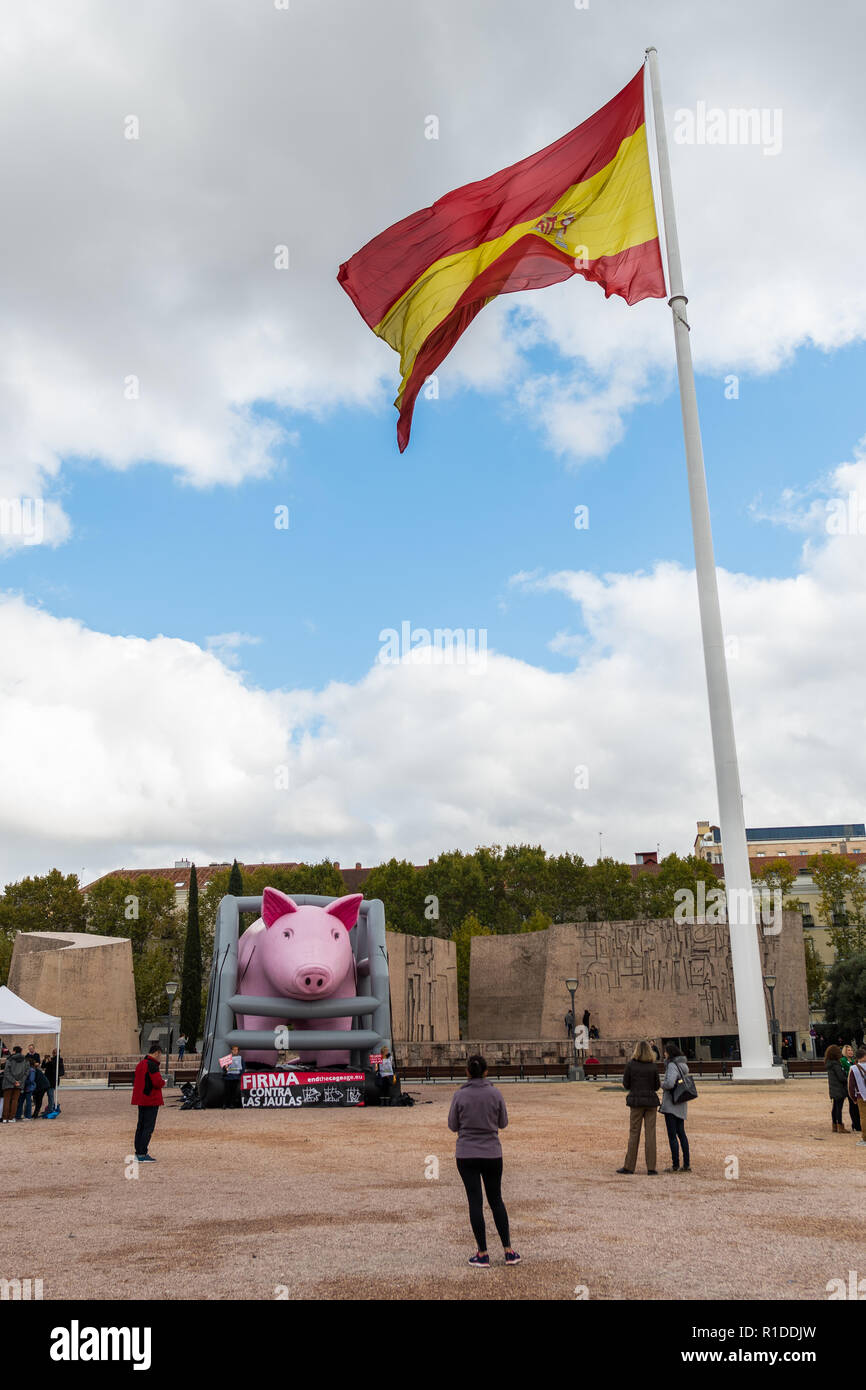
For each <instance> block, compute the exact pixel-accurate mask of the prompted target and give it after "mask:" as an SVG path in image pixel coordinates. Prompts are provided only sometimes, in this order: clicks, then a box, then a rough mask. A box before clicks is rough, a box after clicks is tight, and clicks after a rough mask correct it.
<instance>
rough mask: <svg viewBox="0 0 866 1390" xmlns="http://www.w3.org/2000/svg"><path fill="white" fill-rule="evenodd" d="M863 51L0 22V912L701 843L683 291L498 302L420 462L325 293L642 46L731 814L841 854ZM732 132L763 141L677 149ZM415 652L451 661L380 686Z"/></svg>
mask: <svg viewBox="0 0 866 1390" xmlns="http://www.w3.org/2000/svg"><path fill="white" fill-rule="evenodd" d="M864 42H866V13H864V12H863V10H862V6H860V5H859V4H856V3H853V2H851V3H848V2H846V0H835V3H829V4H828V5H825V6H823V7H822V8H821V9H820V10H816V9H815V7H814V6H812V5H806V4H805V3H801V0H763V3H762V4H761V6H760V7H755V6H753V5H751V4H749V3H737V2H736V0H733V2H732V3H728V4H726V5H724V6H716V7H707V6H686V5H684V4H682V3H681V0H676V2H675V3H671V2H670V0H659V3H658V4H656V5H655V6H653V7H652V13H651V16H650V14H649V12H648V10H647V6H646V5H645V3H641V0H589V4H588V5H585V6H582V7H578V5H577V4H575V3H574V0H545V3H544V4H543V5H540V4H539V3H538V0H435V3H430V2H429V0H413V3H412V4H411V5H407V4H405V0H375V3H369V0H367V2H366V3H361V0H328V2H327V3H324V0H288V4H287V5H284V4H283V0H277V3H274V0H246V3H244V4H243V5H240V4H238V3H237V0H184V4H183V5H177V4H174V3H169V2H168V0H165V2H164V0H149V3H148V4H147V5H146V6H143V5H140V4H137V3H132V0H99V2H97V0H62V3H61V0H43V2H42V3H40V4H39V5H38V6H36V5H32V6H21V5H15V4H12V3H11V0H6V3H4V4H3V5H2V26H0V73H2V82H0V111H2V124H3V131H4V135H3V139H2V141H0V166H2V179H3V189H4V195H5V196H4V216H3V232H2V246H3V255H2V259H0V276H2V280H3V284H2V297H3V305H4V315H3V326H4V333H3V347H2V354H0V567H2V571H3V573H2V577H0V731H2V743H0V749H2V754H0V758H2V763H0V879H2V881H9V880H13V879H17V878H19V877H21V876H22V875H24V874H27V873H41V872H45V871H46V870H48V869H50V868H51V867H52V866H54V865H57V866H58V867H60V868H62V869H64V870H65V871H68V872H72V871H74V872H78V873H80V874H81V875H82V877H83V879H84V880H89V879H91V878H93V877H95V876H96V875H97V874H99V873H102V872H104V871H106V870H108V869H110V868H114V867H119V866H122V865H125V866H127V867H133V866H135V867H146V866H148V865H157V864H166V863H172V862H173V861H174V859H175V858H179V857H181V856H189V857H192V858H194V859H196V860H197V862H199V863H202V862H203V863H207V862H209V861H211V860H220V859H224V858H226V857H229V858H230V857H232V856H233V855H235V854H237V855H238V857H240V858H242V859H246V860H247V861H252V860H254V859H299V858H305V857H313V858H316V859H318V858H321V857H323V856H326V855H327V856H329V857H332V858H336V859H339V860H340V861H341V863H354V862H355V861H356V860H359V861H361V862H363V863H365V864H369V863H375V862H379V861H380V860H382V859H384V858H388V857H390V856H391V855H392V854H396V855H400V856H403V855H405V856H409V857H412V858H414V859H415V860H416V862H423V861H425V860H426V859H427V858H428V857H430V856H431V855H434V854H436V853H437V852H439V851H440V850H443V849H450V848H454V847H461V848H466V849H471V848H472V847H474V846H475V845H476V844H479V843H491V842H500V843H506V842H511V841H530V842H533V843H537V842H541V843H543V844H544V845H545V846H546V847H547V848H549V849H550V850H552V851H553V850H555V851H559V850H565V849H568V850H575V851H579V852H580V853H582V854H584V855H585V856H586V857H587V858H588V859H594V858H595V857H596V855H597V853H598V848H599V835H600V834H601V836H602V846H603V849H604V852H605V853H614V854H617V855H620V856H622V857H625V858H628V859H630V858H631V857H632V855H633V853H634V851H635V850H639V849H651V848H654V847H655V845H656V844H657V843H658V844H659V845H660V846H661V849H662V852H667V851H669V850H672V849H676V850H678V851H681V852H683V851H685V850H687V849H688V848H689V847H690V845H691V842H692V839H693V837H694V827H695V821H696V820H697V819H698V818H702V817H707V818H710V819H715V818H716V817H717V803H716V793H715V786H714V779H713V772H712V760H711V748H710V737H709V721H708V715H707V705H706V693H705V687H704V678H703V667H702V659H701V651H700V637H699V631H698V621H697V600H696V589H695V580H694V573H693V559H692V551H691V532H690V525H689V511H688V496H687V490H686V482H685V469H684V461H683V449H682V436H681V426H680V419H679V405H678V398H677V393H676V383H675V378H674V372H673V344H672V334H671V327H670V319H669V311H668V309H667V308H666V306H665V304H664V302H663V301H652V300H651V301H646V302H644V303H642V304H640V305H637V306H635V307H633V308H631V309H629V308H627V307H626V306H625V305H624V304H622V303H621V302H619V301H616V300H611V301H605V299H604V297H603V295H602V293H601V291H600V290H599V289H598V288H597V287H596V286H594V285H589V284H585V283H584V282H583V281H582V280H580V279H579V278H575V279H573V280H571V281H569V282H567V283H565V284H563V285H559V286H556V287H553V288H550V289H547V290H544V291H540V292H537V293H535V294H532V295H522V296H507V297H504V298H502V299H500V300H498V301H497V302H495V303H493V304H491V305H489V306H488V307H487V308H486V309H485V310H484V312H483V313H482V314H481V315H480V316H479V318H478V319H477V320H476V321H475V323H474V324H473V325H472V327H471V329H470V330H469V331H468V332H467V333H466V335H465V337H464V338H463V339H462V340H461V342H460V343H459V344H458V346H457V348H456V349H455V351H454V352H453V354H452V355H451V357H450V358H448V359H447V361H446V362H445V363H444V364H443V366H442V367H441V368H440V369H439V372H438V385H439V395H438V398H437V399H430V400H426V399H423V397H422V399H421V400H419V403H418V407H417V410H416V415H415V425H414V430H413V437H412V442H411V443H410V446H409V449H408V451H407V452H406V453H405V454H404V455H403V456H402V457H401V456H400V455H399V454H398V452H397V447H396V443H395V423H396V412H395V411H394V409H393V406H392V401H393V398H394V395H395V392H396V389H397V384H398V380H399V373H398V370H397V366H398V364H397V359H396V357H395V355H394V354H393V353H392V352H391V351H390V349H389V348H387V347H386V346H385V345H384V344H382V343H381V342H379V341H378V340H377V339H376V338H375V337H374V336H373V334H371V333H370V332H369V330H368V329H367V328H366V326H365V325H364V323H363V322H362V320H361V319H360V317H359V316H358V314H357V313H356V311H355V309H354V307H353V306H352V304H351V302H350V301H349V299H348V298H347V296H346V295H345V294H344V293H343V292H342V290H341V289H340V287H339V286H338V284H337V281H336V272H337V268H338V266H339V265H340V263H341V262H342V261H345V260H346V259H348V257H349V256H351V255H352V253H353V252H354V251H356V250H357V249H358V248H359V247H360V246H361V245H363V244H364V243H365V242H366V241H367V240H369V238H370V237H372V236H373V235H375V234H376V233H377V232H379V231H381V230H383V229H384V228H385V227H387V226H389V225H390V224H391V223H393V222H395V221H397V220H398V219H399V218H401V217H403V216H404V215H406V214H407V213H409V212H412V211H414V210H415V209H416V208H419V207H423V206H426V205H427V204H429V203H431V202H432V201H433V200H434V199H435V198H437V197H439V196H440V195H441V194H442V193H444V192H446V191H447V190H448V189H450V188H454V187H457V186H459V185H460V184H462V183H465V182H468V181H470V180H472V179H476V178H481V177H484V176H485V175H487V174H489V173H492V172H493V171H494V170H496V169H498V168H501V167H503V166H504V165H507V164H510V163H513V162H514V161H515V160H517V159H519V158H521V157H523V156H524V155H526V154H529V153H531V152H533V151H534V150H536V149H538V148H540V147H541V146H543V145H545V144H546V143H548V142H550V141H551V140H554V139H556V138H557V137H558V136H560V135H561V134H563V133H564V132H565V131H567V130H569V129H570V128H572V127H573V126H575V125H577V124H579V123H580V122H581V121H582V120H584V119H585V118H586V117H587V116H588V115H589V114H591V112H593V111H594V110H596V109H597V108H598V107H599V106H601V105H603V104H604V102H606V101H607V100H608V99H609V98H610V97H611V96H613V94H614V93H615V92H617V91H618V90H619V89H620V88H621V87H622V86H623V85H624V84H625V83H626V82H627V81H628V79H629V78H630V77H631V76H632V75H633V73H634V72H636V71H637V69H638V68H639V67H640V65H641V63H642V61H643V54H644V49H645V47H646V46H647V44H649V43H654V44H655V45H657V47H658V49H659V54H660V61H661V70H662V80H663V85H664V95H665V107H666V124H667V129H668V136H669V140H670V144H671V159H672V166H673V178H674V186H675V191H676V196H677V211H678V218H679V227H680V240H681V247H682V255H683V262H684V270H685V278H686V289H687V293H688V294H689V298H690V304H689V317H690V321H691V324H692V347H693V351H694V354H695V360H696V365H697V369H698V373H699V379H698V391H699V398H700V404H701V411H702V424H703V431H704V445H705V452H706V457H707V470H708V478H709V487H710V500H711V507H712V513H713V523H714V528H715V540H716V553H717V560H718V563H719V567H720V586H721V597H722V608H723V618H724V623H725V629H726V633H727V640H728V649H729V657H730V676H731V684H732V693H733V699H734V713H735V721H736V727H737V733H738V739H739V747H740V760H741V776H742V783H743V791H744V797H745V808H746V820H747V824H749V825H769V824H792V823H797V822H820V821H825V820H826V821H837V820H843V821H850V820H862V819H863V818H864V815H866V806H864V801H863V787H864V771H866V729H864V713H863V711H864V707H866V694H864V692H866V647H864V641H863V637H862V634H863V632H864V630H866V566H864V553H866V392H864V389H863V384H864V375H866V373H864V368H866V345H864V337H866V241H864V236H863V228H864V226H866V176H864V173H863V164H862V152H861V143H862V142H861V141H860V139H859V136H858V135H856V134H855V132H860V131H862V129H863V128H864V118H866V95H864V88H863V83H862V72H861V65H862V58H861V55H862V52H863V48H864ZM740 107H744V108H756V109H758V110H759V111H761V112H764V113H765V121H766V130H767V131H768V132H769V131H770V130H772V132H773V135H772V138H771V139H770V138H768V139H766V140H764V141H760V140H759V141H756V142H754V143H747V144H742V143H730V142H728V143H724V144H721V143H707V141H706V140H702V139H700V138H698V133H699V132H700V130H701V123H700V119H699V112H700V111H701V110H703V111H704V112H706V111H712V110H713V109H714V108H721V109H722V110H723V111H725V112H727V111H728V110H729V109H732V108H740ZM684 113H685V114H684ZM431 116H435V117H436V118H437V122H438V138H436V139H429V138H427V136H428V135H429V133H430V130H431V122H430V119H429V118H430V117H431ZM692 116H694V118H695V120H694V122H693V124H694V129H695V139H694V140H692V141H691V142H689V141H688V140H686V139H683V136H684V135H687V134H688V131H689V126H690V122H691V117H692ZM280 247H285V248H287V255H286V254H285V253H283V254H282V255H278V254H277V250H276V248H280ZM286 260H287V261H288V265H287V266H286V267H285V268H282V264H283V262H285V261H286ZM276 262H279V263H280V268H278V265H277V264H276ZM576 507H585V508H588V513H585V514H584V515H585V516H588V523H589V524H588V526H585V527H582V528H581V529H577V528H576V527H575V524H574V523H575V508H576ZM404 624H406V625H407V627H408V630H409V631H410V632H411V634H412V635H413V638H412V640H418V641H422V639H423V632H424V631H425V630H427V631H429V632H431V633H432V632H433V631H434V630H435V629H436V628H449V629H462V630H465V631H466V632H467V633H469V634H474V640H475V644H476V659H475V660H473V661H471V662H467V663H466V664H456V665H455V664H448V663H443V662H442V661H441V660H438V659H437V658H436V654H435V653H431V652H430V651H429V650H425V649H424V647H423V645H422V646H421V648H420V649H419V651H418V652H417V653H416V655H415V656H414V657H413V658H412V659H411V660H409V661H405V662H383V661H382V660H381V655H382V651H383V642H384V641H385V640H386V639H383V637H382V634H383V633H385V632H386V631H387V630H388V629H394V630H396V631H397V632H402V630H403V625H404ZM419 633H420V634H421V637H420V638H419V637H417V634H419ZM576 769H578V770H579V771H577V772H576ZM576 783H577V785H576Z"/></svg>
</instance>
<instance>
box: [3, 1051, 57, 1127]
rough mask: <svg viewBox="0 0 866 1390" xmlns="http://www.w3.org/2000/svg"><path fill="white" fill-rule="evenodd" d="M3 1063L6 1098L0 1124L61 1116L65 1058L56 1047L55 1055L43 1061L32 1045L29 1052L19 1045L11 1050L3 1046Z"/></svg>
mask: <svg viewBox="0 0 866 1390" xmlns="http://www.w3.org/2000/svg"><path fill="white" fill-rule="evenodd" d="M0 1060H2V1063H3V1072H2V1078H0V1088H2V1090H0V1094H2V1097H3V1108H2V1111H0V1124H4V1125H10V1124H17V1123H18V1122H20V1121H23V1120H38V1119H43V1120H54V1119H56V1118H57V1116H58V1115H59V1114H60V1106H59V1105H58V1103H57V1097H56V1094H55V1093H56V1090H57V1079H58V1075H59V1076H63V1075H64V1074H65V1068H64V1066H63V1058H62V1057H60V1056H58V1053H57V1049H56V1048H54V1049H53V1051H52V1053H51V1056H50V1057H46V1058H45V1059H44V1060H43V1059H42V1057H41V1056H40V1054H39V1053H38V1052H37V1051H36V1048H35V1047H34V1046H33V1043H32V1042H31V1043H29V1044H28V1046H27V1050H26V1051H25V1050H24V1049H23V1048H22V1047H21V1045H20V1044H19V1043H16V1044H15V1045H14V1046H13V1047H12V1048H11V1050H10V1049H9V1048H8V1047H3V1049H2V1052H0ZM43 1105H44V1106H45V1109H44V1110H43V1108H42V1107H43Z"/></svg>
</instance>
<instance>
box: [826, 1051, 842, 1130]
mask: <svg viewBox="0 0 866 1390" xmlns="http://www.w3.org/2000/svg"><path fill="white" fill-rule="evenodd" d="M824 1062H825V1064H826V1067H827V1084H828V1086H829V1088H830V1102H831V1104H830V1118H831V1120H832V1122H833V1133H834V1134H847V1133H848V1131H847V1129H846V1128H845V1126H844V1124H843V1122H842V1107H843V1106H844V1104H845V1101H846V1100H847V1098H848V1082H847V1079H846V1076H845V1071H844V1068H843V1066H842V1049H841V1047H837V1046H836V1044H835V1043H833V1044H832V1045H831V1046H830V1047H828V1048H827V1051H826V1052H825V1053H824Z"/></svg>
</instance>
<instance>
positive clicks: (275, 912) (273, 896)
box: [262, 888, 298, 927]
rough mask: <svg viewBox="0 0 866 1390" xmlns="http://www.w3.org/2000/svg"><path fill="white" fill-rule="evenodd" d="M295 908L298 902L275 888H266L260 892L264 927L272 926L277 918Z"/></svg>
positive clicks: (295, 910) (296, 908) (295, 909)
mask: <svg viewBox="0 0 866 1390" xmlns="http://www.w3.org/2000/svg"><path fill="white" fill-rule="evenodd" d="M297 910H298V904H297V903H295V902H292V899H291V898H287V897H286V895H285V893H281V892H280V891H279V890H278V889H277V888H266V889H265V891H264V893H263V894H262V921H263V922H264V924H265V926H266V927H272V926H273V924H274V922H276V920H277V918H278V917H285V915H286V913H287V912H297Z"/></svg>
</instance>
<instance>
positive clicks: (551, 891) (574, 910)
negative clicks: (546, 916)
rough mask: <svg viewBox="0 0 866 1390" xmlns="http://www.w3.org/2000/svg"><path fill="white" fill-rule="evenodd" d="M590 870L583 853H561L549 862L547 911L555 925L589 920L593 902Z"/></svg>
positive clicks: (546, 875) (546, 874)
mask: <svg viewBox="0 0 866 1390" xmlns="http://www.w3.org/2000/svg"><path fill="white" fill-rule="evenodd" d="M589 873H590V871H589V868H588V866H587V865H586V863H585V862H584V860H583V859H582V858H581V856H580V855H579V854H560V855H557V856H555V857H553V858H550V859H548V861H547V865H546V868H545V879H546V882H547V891H546V895H545V896H546V901H545V911H546V912H549V913H550V915H551V917H552V918H553V920H554V922H583V921H586V917H587V908H588V904H589V899H590V890H589V882H590V878H589Z"/></svg>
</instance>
